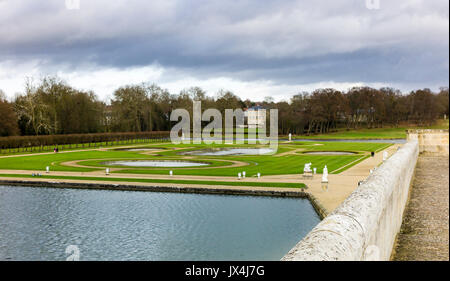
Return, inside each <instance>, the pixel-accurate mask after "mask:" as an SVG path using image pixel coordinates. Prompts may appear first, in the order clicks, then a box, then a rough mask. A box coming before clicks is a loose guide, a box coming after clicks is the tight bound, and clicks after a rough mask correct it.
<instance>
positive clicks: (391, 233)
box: [282, 140, 419, 261]
mask: <svg viewBox="0 0 450 281" xmlns="http://www.w3.org/2000/svg"><path fill="white" fill-rule="evenodd" d="M418 154H419V146H418V142H417V140H411V141H410V142H408V143H407V144H405V145H404V146H403V147H402V148H400V149H399V150H398V151H397V152H396V153H395V154H394V155H392V156H391V157H390V158H389V159H387V160H386V161H385V162H384V163H383V164H382V165H380V166H379V167H378V168H377V169H376V170H375V171H374V172H373V173H372V174H371V175H370V176H369V177H368V178H367V179H366V180H365V182H364V183H363V184H361V185H360V186H359V187H358V188H357V189H356V190H355V191H354V192H353V193H352V194H351V195H350V196H349V197H348V198H347V199H346V200H345V201H344V202H343V203H342V204H341V205H340V206H339V207H338V208H337V209H336V210H335V211H334V212H332V213H331V214H330V215H328V216H327V217H326V218H325V219H324V220H323V221H322V222H320V223H319V224H318V225H317V226H316V227H315V228H314V229H313V230H312V231H311V232H310V233H309V234H308V235H307V236H306V237H305V238H304V239H303V240H302V241H300V242H299V243H298V244H297V245H296V246H295V247H294V248H293V249H292V250H291V251H290V252H289V253H288V254H287V255H286V256H285V257H283V259H282V260H285V261H297V260H298V261H311V260H312V261H317V260H327V261H333V260H352V261H360V260H389V259H390V256H391V252H392V248H393V245H394V242H395V237H396V235H397V233H398V231H399V230H400V226H401V223H402V216H403V211H404V208H405V205H406V202H407V199H408V193H409V189H410V183H411V180H412V177H413V174H414V168H415V165H416V162H417V157H418Z"/></svg>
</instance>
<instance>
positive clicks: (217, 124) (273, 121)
mask: <svg viewBox="0 0 450 281" xmlns="http://www.w3.org/2000/svg"><path fill="white" fill-rule="evenodd" d="M257 115H258V120H260V122H259V123H257V124H256V127H255V128H254V129H252V128H248V132H247V138H245V114H244V111H243V110H242V109H240V108H237V109H225V119H223V117H222V113H221V112H220V111H219V110H218V109H215V108H209V109H207V110H205V111H204V112H203V113H202V108H201V102H200V101H193V110H192V119H193V120H192V134H191V115H190V114H189V112H188V111H187V110H186V109H175V110H174V111H172V113H171V115H170V121H175V122H176V121H179V122H178V123H177V124H176V125H175V126H173V127H172V130H171V131H170V140H171V142H172V143H173V144H180V143H183V144H191V143H193V144H201V143H205V144H213V143H216V144H223V143H225V144H244V143H248V144H257V143H259V144H264V145H269V147H270V149H271V153H273V154H274V153H276V151H277V149H278V109H270V113H269V118H270V122H269V123H270V127H269V136H267V126H266V122H265V121H266V117H267V115H266V110H265V109H258V111H257ZM180 118H181V120H179V119H180ZM234 120H236V122H234ZM223 121H224V122H223ZM202 122H210V123H209V124H208V125H206V126H205V127H204V128H203V129H202ZM223 125H224V128H223ZM180 133H181V134H180ZM211 135H212V136H211ZM191 136H192V137H191ZM223 136H224V138H223Z"/></svg>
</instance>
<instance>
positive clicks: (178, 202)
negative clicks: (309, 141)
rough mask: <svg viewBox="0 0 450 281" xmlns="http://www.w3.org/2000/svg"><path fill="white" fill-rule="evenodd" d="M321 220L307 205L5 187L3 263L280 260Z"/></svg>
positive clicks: (0, 194) (1, 199) (0, 227)
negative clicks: (76, 259)
mask: <svg viewBox="0 0 450 281" xmlns="http://www.w3.org/2000/svg"><path fill="white" fill-rule="evenodd" d="M319 221H320V219H319V217H318V215H317V214H316V212H315V211H314V209H313V207H312V205H311V204H310V202H309V201H308V200H307V199H294V198H275V197H254V196H253V197H252V196H225V195H200V194H179V193H154V192H134V191H107V190H76V189H53V188H31V187H9V186H0V260H66V259H67V258H68V257H69V256H71V255H73V254H74V252H70V251H69V252H68V253H67V254H66V249H73V247H74V246H75V247H76V249H77V250H78V251H79V258H80V260H279V259H280V258H282V257H283V256H284V255H285V254H286V253H287V252H288V251H289V250H290V249H291V248H292V247H293V246H294V245H295V244H296V243H297V242H298V241H300V240H301V239H302V238H303V237H304V236H305V235H306V234H307V233H308V232H309V231H310V230H311V229H312V228H313V227H314V226H315V225H317V224H318V223H319ZM70 245H73V246H71V247H70V248H67V247H68V246H70Z"/></svg>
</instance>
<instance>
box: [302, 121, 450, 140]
mask: <svg viewBox="0 0 450 281" xmlns="http://www.w3.org/2000/svg"><path fill="white" fill-rule="evenodd" d="M448 128H449V120H437V121H436V123H435V124H434V125H432V126H427V127H417V126H411V127H404V126H403V127H399V128H374V129H365V128H361V129H357V130H348V131H347V130H345V129H341V130H339V131H338V132H333V133H329V134H321V135H312V136H294V137H293V138H298V139H317V140H319V139H404V138H406V130H408V129H448Z"/></svg>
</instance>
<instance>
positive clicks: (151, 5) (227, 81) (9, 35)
mask: <svg viewBox="0 0 450 281" xmlns="http://www.w3.org/2000/svg"><path fill="white" fill-rule="evenodd" d="M65 2H66V1H65V0H42V1H37V0H0V89H3V90H4V91H5V92H6V93H7V95H8V96H10V97H11V96H13V95H14V93H15V92H18V91H21V90H22V89H23V82H24V78H25V77H26V76H34V77H36V78H39V77H40V76H41V75H49V74H50V75H52V74H58V75H59V76H61V77H62V78H64V79H66V80H67V81H68V82H69V83H70V84H71V85H72V86H74V87H76V88H80V89H93V90H94V91H95V92H96V93H97V94H98V95H99V96H100V97H101V98H103V99H107V98H108V97H111V95H112V92H113V91H114V89H116V88H117V87H119V86H121V85H124V84H128V83H139V82H144V81H147V82H155V83H158V84H159V85H161V86H163V87H165V88H168V89H169V90H170V91H171V92H173V93H176V92H178V91H179V90H181V89H182V88H185V87H190V86H201V87H203V88H204V89H205V90H207V91H208V93H209V94H214V93H215V92H216V91H217V90H218V89H221V88H224V89H230V90H232V91H234V92H235V93H236V94H238V95H239V96H241V97H242V98H247V97H249V98H252V99H256V100H258V99H259V100H261V99H263V97H264V96H268V95H270V96H273V97H275V98H276V100H279V99H283V98H284V99H287V98H288V97H290V96H291V95H292V94H294V93H296V92H299V91H303V90H312V89H315V88H318V87H334V88H338V89H342V90H345V89H348V88H349V87H351V86H354V85H369V86H374V87H380V86H392V87H396V88H399V89H401V90H403V91H409V90H411V89H416V88H425V87H428V88H431V89H433V90H437V89H438V88H439V87H440V86H448V84H449V80H448V79H449V78H448V76H449V2H448V1H447V0H423V1H419V0H391V1H387V0H380V7H379V9H368V8H367V7H366V0H347V1H344V0H342V1H341V0H329V1H325V0H315V1H288V0H285V1H280V0H277V1H274V0H241V1H231V0H227V1H223V0H218V1H216V0H195V1H194V0H191V1H182V0H152V1H137V0H128V1H117V0H116V1H110V0H109V1H106V0H90V1H87V0H80V9H79V10H69V9H67V8H66V3H65Z"/></svg>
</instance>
